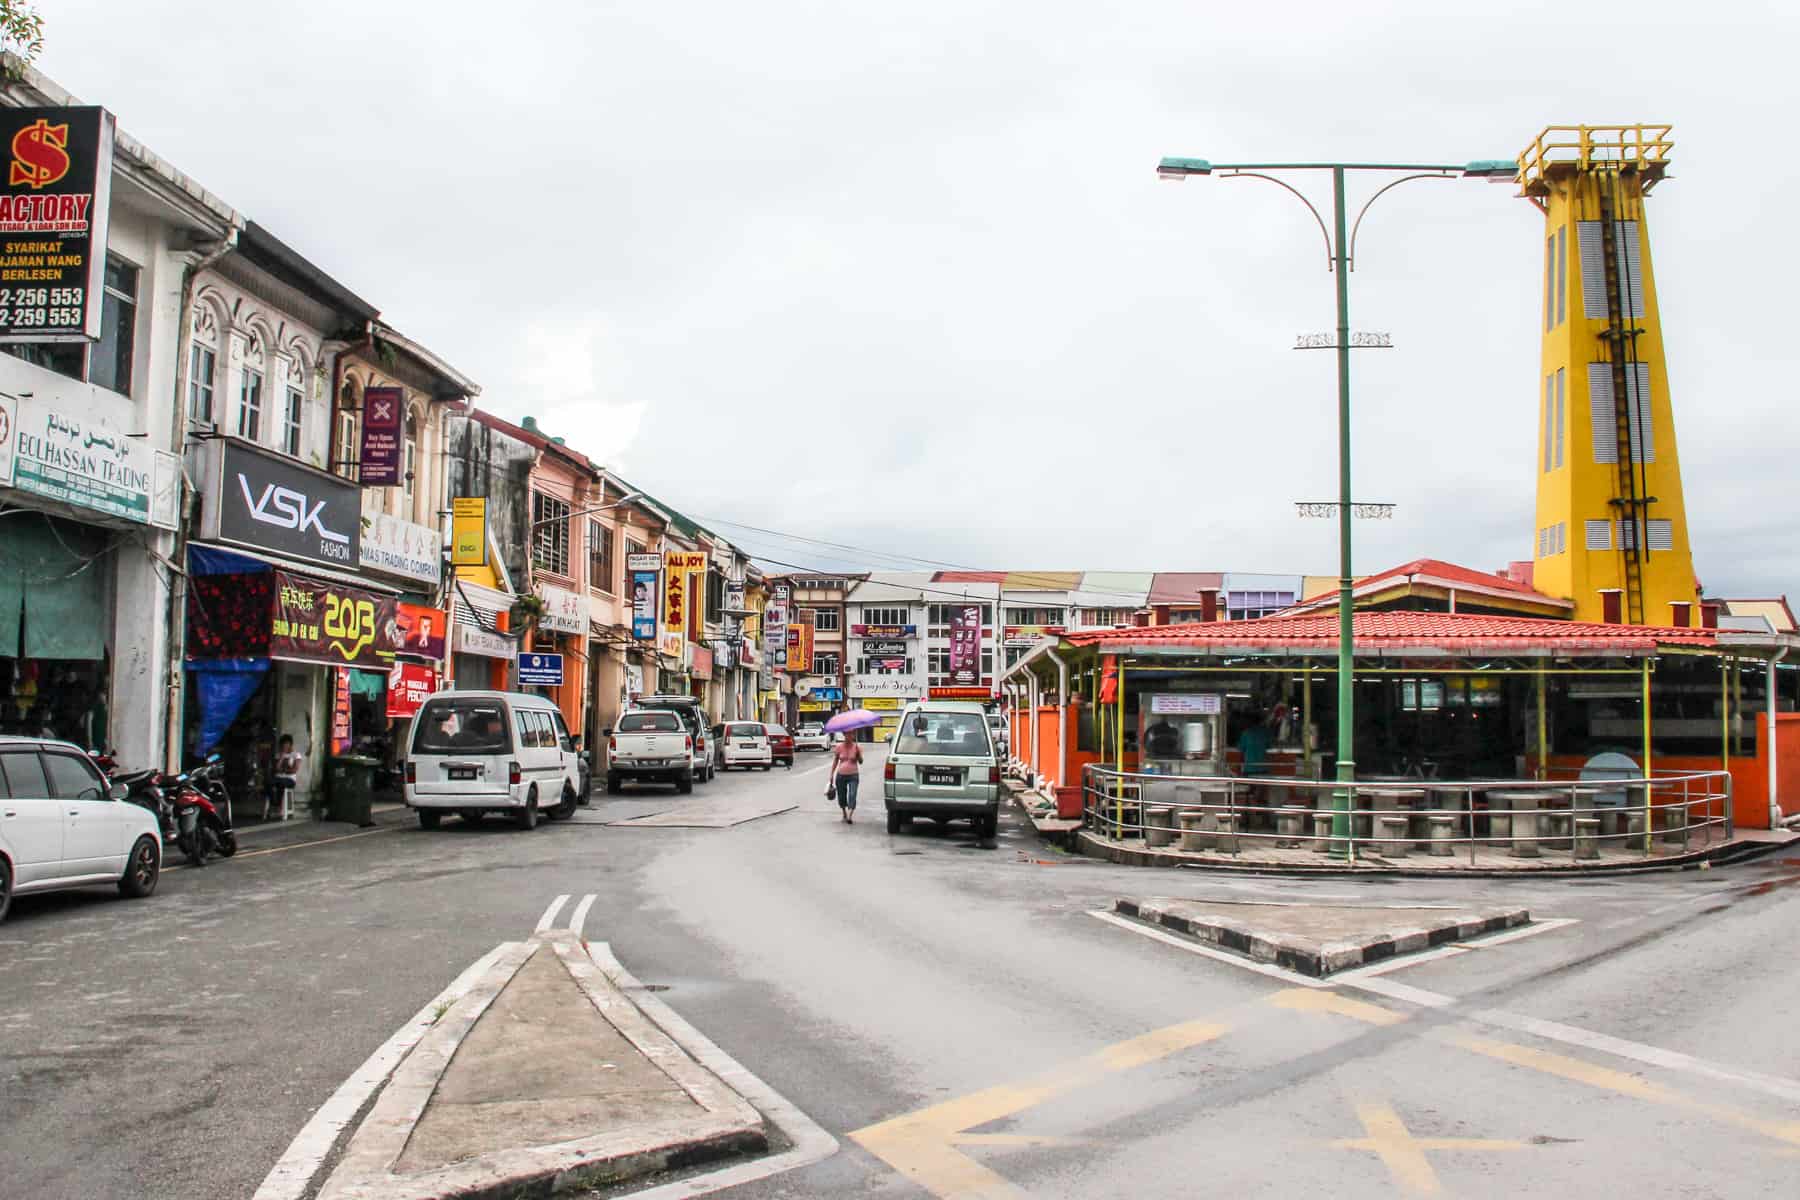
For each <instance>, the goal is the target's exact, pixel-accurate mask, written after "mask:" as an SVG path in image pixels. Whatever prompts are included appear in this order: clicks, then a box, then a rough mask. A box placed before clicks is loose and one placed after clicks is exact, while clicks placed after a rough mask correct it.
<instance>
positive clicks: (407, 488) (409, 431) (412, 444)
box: [400, 410, 419, 521]
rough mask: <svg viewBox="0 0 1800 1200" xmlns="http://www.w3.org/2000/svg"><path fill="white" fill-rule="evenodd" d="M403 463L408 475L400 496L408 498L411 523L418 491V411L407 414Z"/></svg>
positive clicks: (402, 483) (403, 481) (401, 483)
mask: <svg viewBox="0 0 1800 1200" xmlns="http://www.w3.org/2000/svg"><path fill="white" fill-rule="evenodd" d="M401 461H402V465H403V466H404V468H405V471H406V474H405V475H404V476H402V477H401V480H400V494H401V495H402V496H404V497H405V498H406V518H407V520H409V521H410V520H412V519H414V514H413V493H414V491H415V490H416V485H415V484H414V482H413V472H414V471H415V470H416V469H417V468H418V465H419V414H418V411H417V410H412V411H409V412H408V413H407V414H406V448H405V457H404V458H403V459H402V460H401Z"/></svg>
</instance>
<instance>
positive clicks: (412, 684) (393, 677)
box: [387, 662, 440, 721]
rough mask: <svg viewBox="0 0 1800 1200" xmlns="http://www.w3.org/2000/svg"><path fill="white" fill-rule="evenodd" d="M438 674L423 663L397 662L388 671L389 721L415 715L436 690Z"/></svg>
mask: <svg viewBox="0 0 1800 1200" xmlns="http://www.w3.org/2000/svg"><path fill="white" fill-rule="evenodd" d="M439 678H440V676H439V675H438V673H437V670H436V669H435V668H433V667H428V666H426V665H424V664H423V663H410V662H397V663H395V664H394V667H393V669H392V670H391V671H389V672H388V685H387V715H388V720H390V721H400V720H405V719H406V718H408V717H412V716H416V715H417V714H418V711H419V709H420V708H421V707H422V706H423V705H424V703H425V702H426V701H427V700H429V699H431V697H432V694H433V693H434V692H436V691H437V690H438V681H439Z"/></svg>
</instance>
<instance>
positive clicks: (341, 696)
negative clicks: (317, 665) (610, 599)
mask: <svg viewBox="0 0 1800 1200" xmlns="http://www.w3.org/2000/svg"><path fill="white" fill-rule="evenodd" d="M354 745H355V737H354V736H353V735H352V732H351V725H350V668H349V667H338V668H337V669H336V670H334V671H332V673H331V753H332V754H333V755H338V754H348V753H350V750H351V747H352V746H354Z"/></svg>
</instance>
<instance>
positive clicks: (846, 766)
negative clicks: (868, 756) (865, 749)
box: [831, 741, 862, 775]
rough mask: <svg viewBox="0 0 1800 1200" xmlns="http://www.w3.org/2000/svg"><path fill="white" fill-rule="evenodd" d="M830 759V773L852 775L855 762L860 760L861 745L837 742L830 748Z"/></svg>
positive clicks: (854, 772)
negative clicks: (831, 766)
mask: <svg viewBox="0 0 1800 1200" xmlns="http://www.w3.org/2000/svg"><path fill="white" fill-rule="evenodd" d="M831 759H832V762H833V764H834V767H833V770H832V774H834V775H854V774H856V767H857V764H858V763H860V762H862V747H861V746H859V745H857V744H856V743H855V742H848V741H846V742H839V743H838V744H837V745H835V746H833V747H832V748H831Z"/></svg>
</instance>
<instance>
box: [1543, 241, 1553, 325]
mask: <svg viewBox="0 0 1800 1200" xmlns="http://www.w3.org/2000/svg"><path fill="white" fill-rule="evenodd" d="M1555 328H1556V235H1555V234H1554V233H1553V234H1551V235H1550V236H1549V237H1547V238H1545V239H1544V332H1545V333H1549V332H1550V331H1551V330H1552V329H1555Z"/></svg>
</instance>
